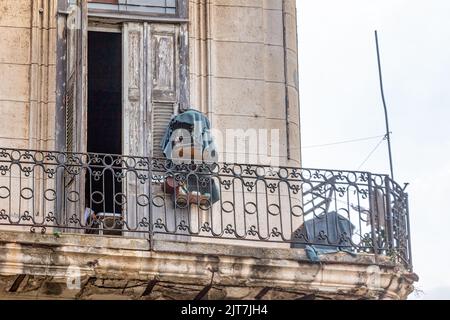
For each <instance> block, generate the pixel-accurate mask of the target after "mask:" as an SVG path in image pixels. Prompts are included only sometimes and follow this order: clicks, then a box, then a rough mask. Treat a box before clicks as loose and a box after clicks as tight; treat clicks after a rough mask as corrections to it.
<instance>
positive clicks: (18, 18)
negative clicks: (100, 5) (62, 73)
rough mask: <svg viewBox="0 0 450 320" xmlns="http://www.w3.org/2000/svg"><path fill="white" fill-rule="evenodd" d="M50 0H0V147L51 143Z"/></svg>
mask: <svg viewBox="0 0 450 320" xmlns="http://www.w3.org/2000/svg"><path fill="white" fill-rule="evenodd" d="M55 4H56V1H54V0H14V1H11V0H0V75H1V81H0V107H1V112H2V116H1V123H0V146H2V147H15V148H33V149H36V148H42V149H49V148H50V149H51V148H52V147H53V143H54V123H55V122H54V119H55V117H54V108H55V61H56V60H55V59H56V58H55V41H56V26H55V23H56V19H55V13H56V11H55V10H56V8H55Z"/></svg>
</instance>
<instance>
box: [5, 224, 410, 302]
mask: <svg viewBox="0 0 450 320" xmlns="http://www.w3.org/2000/svg"><path fill="white" fill-rule="evenodd" d="M206 241H208V239H205V242H202V243H200V242H179V241H177V242H175V241H168V240H154V241H153V243H152V244H150V242H149V241H148V240H145V239H129V238H120V237H105V236H95V235H84V234H83V235H81V234H62V235H60V236H55V235H45V234H44V235H42V234H32V233H24V232H11V231H8V232H5V231H0V299H150V300H152V299H195V298H197V299H245V300H251V299H406V298H407V296H408V295H409V294H410V293H411V292H412V291H413V289H414V287H413V283H414V282H415V281H417V276H416V275H415V274H413V273H410V272H409V271H407V270H406V269H404V268H403V267H401V266H399V265H396V264H394V263H393V262H391V261H390V260H388V259H387V258H385V257H378V261H375V257H374V256H373V255H368V254H359V255H357V256H351V255H349V254H346V253H336V254H329V255H325V256H322V257H321V260H322V262H321V263H320V264H313V263H311V262H310V261H309V260H308V259H307V256H306V254H305V252H304V250H303V249H287V248H286V249H282V248H261V247H258V248H256V247H247V246H234V245H233V246H230V245H225V244H216V243H206ZM151 246H152V247H151ZM74 268H75V269H74ZM74 270H75V271H76V273H74V272H75V271H74ZM78 272H79V275H80V277H79V279H80V281H79V286H77V285H75V287H71V286H73V285H74V284H76V283H77V281H76V280H74V279H75V278H74V277H73V276H74V275H75V274H77V273H78ZM68 280H69V284H70V286H68V285H67V283H68ZM70 280H73V281H72V282H70ZM205 288H206V290H204V289H205ZM208 289H209V290H208Z"/></svg>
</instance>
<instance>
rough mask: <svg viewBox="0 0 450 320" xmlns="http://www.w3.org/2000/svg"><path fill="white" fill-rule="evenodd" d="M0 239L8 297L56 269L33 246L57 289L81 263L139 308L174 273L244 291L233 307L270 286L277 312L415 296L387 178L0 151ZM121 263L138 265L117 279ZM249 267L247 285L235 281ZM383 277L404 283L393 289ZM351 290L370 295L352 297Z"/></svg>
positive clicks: (405, 219) (398, 209)
mask: <svg viewBox="0 0 450 320" xmlns="http://www.w3.org/2000/svg"><path fill="white" fill-rule="evenodd" d="M0 234H1V237H0V241H1V242H2V243H4V244H5V243H6V244H8V245H9V246H12V247H8V246H4V248H6V249H2V250H4V251H5V250H6V251H5V254H6V255H3V257H4V258H1V259H0V275H2V274H4V275H5V276H7V277H12V278H11V279H10V278H8V279H10V280H9V281H10V282H7V281H6V282H4V286H5V290H7V291H9V292H12V294H15V292H16V291H20V290H18V289H17V288H19V287H20V285H21V284H20V283H19V285H17V286H16V287H17V288H16V287H14V284H15V283H16V281H18V279H19V278H14V277H13V275H16V274H23V275H24V276H25V275H28V276H29V275H30V274H33V275H36V276H40V277H47V276H48V270H49V268H53V266H54V265H56V266H58V263H55V261H54V260H55V258H48V259H44V260H45V261H44V260H42V259H40V258H37V257H36V255H37V254H36V252H35V253H34V255H33V253H30V252H28V251H26V250H25V249H24V248H28V247H29V246H30V245H31V246H32V247H36V246H40V245H42V247H41V248H40V249H39V250H44V251H45V250H47V249H48V247H52V248H53V249H52V250H50V256H51V257H53V255H56V256H58V257H59V258H58V259H60V260H58V261H64V262H60V267H59V269H58V268H57V267H55V268H54V271H53V272H54V274H52V276H54V277H56V278H58V277H60V278H61V279H64V278H67V267H68V266H72V265H73V264H74V261H77V262H76V264H77V265H78V267H79V268H81V269H77V270H78V272H81V277H82V278H83V279H86V282H85V283H84V285H86V284H91V285H93V283H95V281H98V280H99V279H100V278H101V279H103V280H102V281H105V278H106V279H111V278H115V279H116V280H115V281H125V280H124V279H125V278H127V279H128V280H126V281H125V282H126V283H127V284H128V283H129V282H130V281H131V280H130V279H132V281H134V282H135V283H141V284H140V287H142V288H143V289H142V291H143V292H141V293H140V294H141V295H140V296H139V297H142V295H143V294H144V293H146V292H147V293H148V290H149V286H150V287H151V288H152V289H151V290H150V291H152V290H153V288H154V286H155V284H156V283H158V282H160V281H163V282H164V279H168V278H170V277H172V276H173V275H174V274H175V273H177V274H178V276H179V277H178V278H177V279H181V278H183V272H184V278H185V279H191V280H192V283H191V285H199V286H200V287H199V290H198V292H203V291H204V290H202V288H203V287H202V285H201V284H202V283H204V286H205V287H208V286H211V287H210V288H209V289H211V288H212V285H211V284H210V283H209V282H210V281H211V283H213V282H214V275H215V274H217V273H218V274H220V279H222V280H220V281H218V280H216V281H218V282H217V286H218V287H220V286H225V287H227V288H230V287H232V288H241V289H242V288H243V287H246V286H248V287H251V288H254V289H255V290H254V292H255V293H254V294H253V293H249V296H248V297H247V296H246V297H240V296H239V298H252V299H253V298H258V297H259V298H262V296H261V294H262V292H265V293H264V294H263V296H264V295H267V294H268V292H269V291H270V290H271V289H270V288H271V284H270V283H272V284H273V283H277V284H276V287H277V288H278V289H277V290H278V291H277V292H284V295H281V296H282V297H284V298H285V297H287V296H289V294H293V293H292V290H293V289H295V288H296V287H298V288H297V289H298V290H297V291H296V292H297V293H296V294H297V295H298V296H301V294H304V296H308V295H310V294H311V292H315V293H314V295H317V296H318V297H320V296H322V297H323V298H326V297H333V295H336V294H339V295H342V296H343V297H344V296H349V297H350V296H351V295H353V296H354V297H357V296H358V295H361V296H363V297H372V298H377V297H378V298H379V297H381V296H388V297H390V298H394V299H395V298H404V297H405V295H407V294H408V293H409V292H410V291H411V290H412V283H413V282H414V279H413V280H411V277H412V276H411V275H412V273H411V272H412V261H411V245H410V233H409V216H408V195H407V194H406V193H405V192H404V190H403V189H402V188H401V187H400V186H399V185H398V184H397V183H395V182H394V181H392V180H391V179H390V178H389V177H388V176H386V175H379V174H371V173H368V172H352V171H342V170H320V169H304V168H288V167H279V168H273V167H266V166H259V165H250V164H226V163H220V164H219V163H214V164H211V163H188V164H186V163H179V164H175V163H173V162H171V161H168V160H166V159H151V158H147V157H135V156H124V155H109V154H72V153H70V154H68V153H62V152H49V151H31V150H17V149H0ZM7 247H8V248H9V249H8V248H7ZM75 247H76V249H75ZM35 249H36V248H35ZM36 250H37V249H36ZM55 250H56V252H58V253H55ZM105 250H110V251H108V252H106V251H105ZM44 251H43V252H44ZM45 252H47V253H48V251H45ZM51 252H53V253H51ZM184 254H185V255H186V257H185V258H184V259H183V258H181V256H182V255H184ZM7 257H9V258H7ZM71 257H72V258H71ZM96 257H97V258H96ZM98 257H101V258H98ZM102 257H103V258H102ZM105 257H106V258H105ZM188 257H189V258H188ZM8 259H9V260H8ZM68 259H69V260H70V259H72V260H71V261H66V260H68ZM99 259H103V260H101V261H100V262H99ZM108 259H109V260H108ZM121 259H122V260H121ZM124 259H125V260H126V259H134V260H133V261H139V263H140V264H139V268H137V269H136V268H134V269H133V268H131V269H127V270H128V271H126V273H127V276H126V277H125V276H124V275H123V272H124V271H123V269H124V265H128V266H129V262H125V260H124ZM136 259H137V260H136ZM143 259H144V260H145V259H148V264H147V265H145V266H143V265H142V261H143ZM230 259H231V260H232V261H231V260H230ZM242 259H244V260H245V259H247V260H248V261H247V262H243V260H242ZM252 259H253V260H252ZM11 260H14V261H16V262H14V263H16V264H20V265H21V266H22V267H21V269H20V270H19V271H18V270H17V269H15V268H16V267H15V265H16V264H15V265H14V267H13V266H12V263H13V262H11ZM188 260H189V262H187V261H188ZM127 261H128V260H127ZM130 261H131V260H130ZM161 261H164V262H161ZM170 261H172V262H170ZM249 261H250V262H249ZM299 261H302V262H301V263H300V262H299ZM133 263H135V262H133ZM155 263H156V265H155ZM171 264H172V265H171ZM24 265H27V267H24ZM37 265H41V268H39V267H37ZM99 265H101V267H100V266H99ZM170 265H171V266H170ZM189 266H190V267H189ZM249 266H250V268H251V269H252V270H253V271H248V270H247V271H245V272H244V270H246V269H245V268H249ZM78 267H77V268H78ZM374 267H375V269H373V268H374ZM177 268H184V269H183V270H184V271H181V270H178V269H177ZM190 268H191V269H190ZM229 268H231V269H229ZM236 268H237V269H236ZM280 268H281V269H280ZM284 268H287V269H286V270H287V271H286V270H284ZM311 268H312V269H311ZM315 268H319V269H320V270H321V271H320V272H321V277H322V281H325V283H328V284H326V285H325V284H324V283H322V284H318V283H316V284H314V281H313V280H312V279H311V280H305V279H303V278H302V276H301V275H299V274H298V273H303V275H304V276H305V277H308V275H307V273H308V271H307V270H310V271H311V270H312V271H311V274H315V275H316V276H317V272H319V271H318V270H319V269H317V270H316V269H315ZM371 268H372V269H371ZM144 269H145V270H144ZM163 269H164V271H163ZM80 270H81V271H80ZM111 270H114V272H113V271H111ZM136 270H138V271H136ZM170 270H171V271H170ZM189 270H190V271H189ZM193 270H194V271H193ZM255 270H256V271H255ZM258 270H259V271H258ZM261 270H264V271H261ZM314 270H315V271H314ZM370 270H372V271H370ZM373 270H375V271H373ZM399 270H400V271H399ZM144 271H145V272H144ZM169 271H170V272H169ZM120 272H122V274H121V273H120ZM255 272H256V273H255ZM339 272H347V273H348V275H347V276H346V277H343V278H342V277H341V278H340V280H339V281H341V282H342V281H344V282H342V283H340V282H339V281H337V280H333V279H332V277H331V278H330V279H328V280H323V279H324V276H325V278H326V275H327V274H328V275H332V274H335V273H339ZM361 272H363V273H365V274H366V275H368V276H367V277H366V278H364V279H365V280H361V279H360V278H358V277H360V275H361ZM169 273H170V276H169ZM210 273H212V280H211V279H210V278H211V274H210ZM281 273H283V275H282V274H281ZM373 273H375V274H376V276H375V278H373V277H372V276H373ZM130 274H132V276H130ZM192 274H194V275H192ZM225 274H227V275H228V276H225ZM305 274H306V275H305ZM350 274H351V275H350ZM94 275H95V276H94ZM106 275H107V276H106ZM392 276H396V277H398V278H399V279H402V281H403V280H404V281H403V282H402V281H399V282H398V283H397V284H395V285H396V286H397V287H395V288H393V287H392ZM130 277H131V278H130ZM227 277H229V278H227ZM283 277H287V278H283ZM352 277H353V278H352ZM413 278H414V277H413ZM92 279H94V280H92ZM226 279H228V280H226ZM230 279H235V280H233V281H237V282H233V281H232V280H230ZM283 279H284V280H283ZM342 279H344V280H342ZM345 279H347V280H345ZM374 279H375V280H376V281H375V280H374ZM22 281H23V278H22ZM111 281H112V280H111ZM139 281H140V282H139ZM149 281H150V282H149ZM152 281H153V282H152ZM155 281H156V282H155ZM170 281H172V280H170ZM173 281H175V280H173ZM177 281H178V280H177ZM183 281H187V280H183ZM227 281H228V283H227ZM249 281H250V282H251V283H252V285H249ZM277 281H278V282H277ZM308 281H310V282H311V281H312V282H311V283H309V284H306V282H308ZM327 281H328V282H327ZM346 281H347V282H346ZM361 281H363V283H365V288H366V289H365V290H367V292H366V293H361V294H355V293H354V292H355V291H354V289H355V288H361V286H362V285H361ZM371 281H372V282H371ZM373 281H375V282H376V284H373ZM20 282H21V281H20ZM175 282H176V281H175ZM5 283H7V284H5ZM151 283H153V285H151ZM184 283H185V284H186V282H184ZM332 283H334V284H333V285H332ZM339 283H340V284H339ZM368 283H369V284H368ZM370 283H372V284H370ZM10 285H11V286H10ZM327 285H328V289H323V288H327ZM1 286H2V285H1V283H0V288H1ZM22 286H23V284H22ZM114 286H117V285H116V284H115V285H114ZM114 286H111V288H112V287H114ZM136 286H138V285H137V284H136ZM333 286H335V287H333ZM358 286H359V287H358ZM98 287H101V286H99V285H97V287H96V288H98ZM103 287H104V286H103ZM331 287H333V288H331ZM58 288H59V287H58ZM83 288H84V287H83ZM266 288H269V289H267V291H264V290H266ZM280 288H284V289H283V290H281V289H280ZM289 288H290V289H289ZM11 289H16V291H14V290H12V291H11ZM203 289H204V288H203ZM40 290H44V289H40ZM124 290H125V289H124ZM280 290H281V291H280ZM323 290H325V291H324V292H322V291H323ZM339 290H340V291H339ZM346 290H347V291H346ZM352 290H353V291H352ZM82 291H83V290H82ZM194 291H195V290H194ZM207 291H208V292H209V291H210V290H207ZM46 292H47V291H46ZM58 292H59V291H58ZM198 292H197V293H198ZM228 292H231V291H228ZM252 292H253V291H252ZM289 292H290V293H289ZM337 292H339V293H337ZM352 292H353V293H352ZM197 293H196V294H194V295H193V298H195V297H197V298H198V297H199V296H198V295H197ZM41 294H42V293H41ZM47 294H49V293H48V292H47ZM78 294H79V293H78ZM280 294H281V293H280ZM286 294H287V296H286ZM272 295H275V293H272ZM44 296H45V294H44ZM275 296H276V295H275ZM275 296H274V297H275ZM226 297H233V295H229V294H228V295H226ZM267 297H268V296H267ZM354 297H353V298H354ZM200 298H202V297H200ZM234 298H236V297H234Z"/></svg>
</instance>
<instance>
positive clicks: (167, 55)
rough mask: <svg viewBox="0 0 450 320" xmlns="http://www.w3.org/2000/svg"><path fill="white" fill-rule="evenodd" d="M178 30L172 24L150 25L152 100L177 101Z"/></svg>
mask: <svg viewBox="0 0 450 320" xmlns="http://www.w3.org/2000/svg"><path fill="white" fill-rule="evenodd" d="M178 30H179V29H178V28H177V27H176V26H174V25H158V24H154V25H151V27H150V34H151V47H150V48H151V49H150V50H151V55H152V69H153V76H152V91H153V101H158V102H177V99H178V90H177V89H178V81H177V78H178V70H177V68H178V63H179V59H178V41H177V40H178V36H179V31H178Z"/></svg>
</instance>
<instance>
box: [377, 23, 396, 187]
mask: <svg viewBox="0 0 450 320" xmlns="http://www.w3.org/2000/svg"><path fill="white" fill-rule="evenodd" d="M375 42H376V45H377V58H378V74H379V76H380V89H381V97H382V99H383V107H384V117H385V120H386V139H387V142H388V149H389V165H390V167H391V179H392V180H394V165H393V162H392V149H391V131H390V130H389V118H388V111H387V106H386V99H385V96H384V89H383V74H382V72H381V58H380V46H379V44H378V32H377V31H376V30H375Z"/></svg>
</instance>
